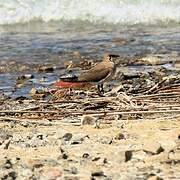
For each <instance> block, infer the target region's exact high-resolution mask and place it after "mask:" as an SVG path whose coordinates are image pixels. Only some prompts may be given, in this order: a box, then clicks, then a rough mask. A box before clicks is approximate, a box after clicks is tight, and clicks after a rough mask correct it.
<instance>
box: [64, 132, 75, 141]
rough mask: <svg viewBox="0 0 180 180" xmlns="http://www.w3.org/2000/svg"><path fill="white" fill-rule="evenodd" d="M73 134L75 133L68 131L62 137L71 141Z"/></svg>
mask: <svg viewBox="0 0 180 180" xmlns="http://www.w3.org/2000/svg"><path fill="white" fill-rule="evenodd" d="M72 136H73V135H72V134H71V133H66V134H64V135H63V137H62V139H63V140H64V141H70V140H71V138H72Z"/></svg>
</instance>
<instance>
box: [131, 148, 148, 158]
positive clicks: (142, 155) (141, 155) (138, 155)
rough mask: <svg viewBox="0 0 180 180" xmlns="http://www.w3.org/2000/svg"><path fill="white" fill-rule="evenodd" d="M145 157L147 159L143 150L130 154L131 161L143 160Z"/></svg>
mask: <svg viewBox="0 0 180 180" xmlns="http://www.w3.org/2000/svg"><path fill="white" fill-rule="evenodd" d="M146 157H148V154H147V153H146V152H145V151H143V150H139V151H133V153H132V159H137V160H143V159H145V158H146Z"/></svg>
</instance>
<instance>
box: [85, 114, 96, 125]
mask: <svg viewBox="0 0 180 180" xmlns="http://www.w3.org/2000/svg"><path fill="white" fill-rule="evenodd" d="M95 121H96V118H95V117H93V116H90V115H83V116H81V125H87V124H88V125H93V124H94V123H95Z"/></svg>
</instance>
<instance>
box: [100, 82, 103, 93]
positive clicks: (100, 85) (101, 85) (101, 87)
mask: <svg viewBox="0 0 180 180" xmlns="http://www.w3.org/2000/svg"><path fill="white" fill-rule="evenodd" d="M100 86H101V92H102V93H103V94H104V88H103V84H101V85H100Z"/></svg>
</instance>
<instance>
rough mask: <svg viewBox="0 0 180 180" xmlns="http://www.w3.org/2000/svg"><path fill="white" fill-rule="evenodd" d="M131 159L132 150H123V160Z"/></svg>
mask: <svg viewBox="0 0 180 180" xmlns="http://www.w3.org/2000/svg"><path fill="white" fill-rule="evenodd" d="M131 159H132V151H125V162H127V161H130V160H131Z"/></svg>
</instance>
